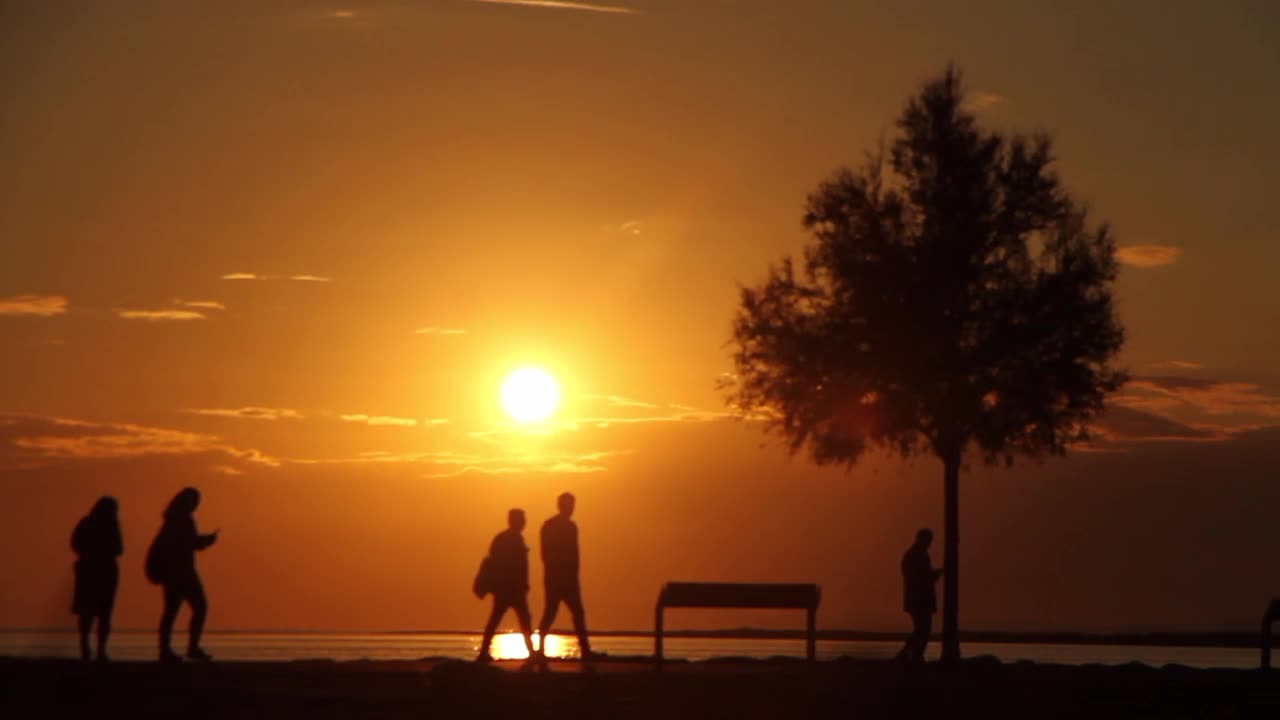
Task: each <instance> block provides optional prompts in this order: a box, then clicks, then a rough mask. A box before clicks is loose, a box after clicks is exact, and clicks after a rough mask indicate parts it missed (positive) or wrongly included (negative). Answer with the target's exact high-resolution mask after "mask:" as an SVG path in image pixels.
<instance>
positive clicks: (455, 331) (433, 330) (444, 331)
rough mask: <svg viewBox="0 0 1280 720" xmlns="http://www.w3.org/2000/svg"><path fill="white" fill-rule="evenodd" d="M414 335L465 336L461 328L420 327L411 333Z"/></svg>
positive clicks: (464, 331) (465, 332)
mask: <svg viewBox="0 0 1280 720" xmlns="http://www.w3.org/2000/svg"><path fill="white" fill-rule="evenodd" d="M413 334H414V335H466V334H467V331H466V330H464V329H462V328H443V327H422V328H418V329H417V330H414V331H413Z"/></svg>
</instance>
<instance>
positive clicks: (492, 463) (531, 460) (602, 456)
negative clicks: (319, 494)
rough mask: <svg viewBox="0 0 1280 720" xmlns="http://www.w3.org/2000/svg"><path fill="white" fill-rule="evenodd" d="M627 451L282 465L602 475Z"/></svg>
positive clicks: (436, 474) (385, 454)
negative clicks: (609, 463) (401, 466)
mask: <svg viewBox="0 0 1280 720" xmlns="http://www.w3.org/2000/svg"><path fill="white" fill-rule="evenodd" d="M629 454H631V451H629V450H600V451H593V452H578V453H573V452H527V453H518V452H502V453H495V454H481V453H467V452H456V451H452V450H437V451H432V452H412V453H396V452H389V451H381V450H373V451H368V452H363V453H360V454H359V455H357V456H356V457H351V458H336V459H297V460H286V461H285V462H289V463H294V464H298V465H359V464H386V465H393V464H394V465H409V466H422V467H421V471H422V472H423V477H429V478H444V477H457V476H459V475H471V474H475V475H514V474H518V473H526V474H528V473H550V474H581V473H597V472H604V471H606V470H608V469H609V468H608V467H607V466H606V465H604V463H603V461H604V460H606V459H608V458H612V457H619V456H623V455H629Z"/></svg>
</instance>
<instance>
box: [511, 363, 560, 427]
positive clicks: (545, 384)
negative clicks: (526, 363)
mask: <svg viewBox="0 0 1280 720" xmlns="http://www.w3.org/2000/svg"><path fill="white" fill-rule="evenodd" d="M501 399H502V408H503V409H504V410H506V411H507V414H508V415H510V416H511V419H512V420H515V421H516V422H522V423H529V422H539V421H541V420H546V419H547V418H548V417H550V416H551V413H553V412H555V410H556V406H557V405H559V404H560V386H559V385H557V384H556V380H555V378H553V377H551V374H550V373H548V372H547V371H546V370H542V369H540V368H520V369H519V370H516V371H514V372H512V373H511V374H510V375H508V376H507V379H506V380H504V381H503V383H502V395H501Z"/></svg>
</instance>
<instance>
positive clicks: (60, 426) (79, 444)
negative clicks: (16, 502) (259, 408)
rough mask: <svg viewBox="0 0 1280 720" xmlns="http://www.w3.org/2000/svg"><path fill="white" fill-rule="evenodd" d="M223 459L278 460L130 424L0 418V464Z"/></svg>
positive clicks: (207, 438) (197, 436)
mask: <svg viewBox="0 0 1280 720" xmlns="http://www.w3.org/2000/svg"><path fill="white" fill-rule="evenodd" d="M205 453H211V454H216V455H221V456H222V463H221V464H222V465H225V463H226V459H227V457H228V456H229V457H230V458H231V459H234V460H238V461H241V462H246V463H253V464H258V465H267V466H276V465H279V461H278V460H276V459H275V458H272V457H270V456H267V455H264V454H263V453H261V452H259V451H257V450H253V449H243V448H237V447H234V446H232V445H229V444H227V443H225V442H224V441H223V440H222V439H221V438H218V437H217V436H214V435H205V434H202V433H192V432H185V431H182V430H171V429H167V428H157V427H148V426H144V425H134V424H130V423H96V422H86V421H82V420H72V419H68V418H60V417H39V416H29V415H6V416H0V465H7V466H10V467H16V468H19V469H21V468H31V467H39V466H42V465H45V464H48V463H50V462H55V461H72V460H113V459H126V458H137V457H143V456H155V455H198V454H205Z"/></svg>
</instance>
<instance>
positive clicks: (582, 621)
mask: <svg viewBox="0 0 1280 720" xmlns="http://www.w3.org/2000/svg"><path fill="white" fill-rule="evenodd" d="M565 605H568V606H569V612H570V613H571V614H572V615H573V632H574V634H576V635H577V636H578V648H579V649H580V650H581V651H582V657H583V658H587V657H590V655H591V639H590V638H589V637H587V611H586V609H585V608H584V607H583V606H582V591H581V590H580V589H578V588H573V590H572V591H571V592H569V593H567V594H566V595H565Z"/></svg>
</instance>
